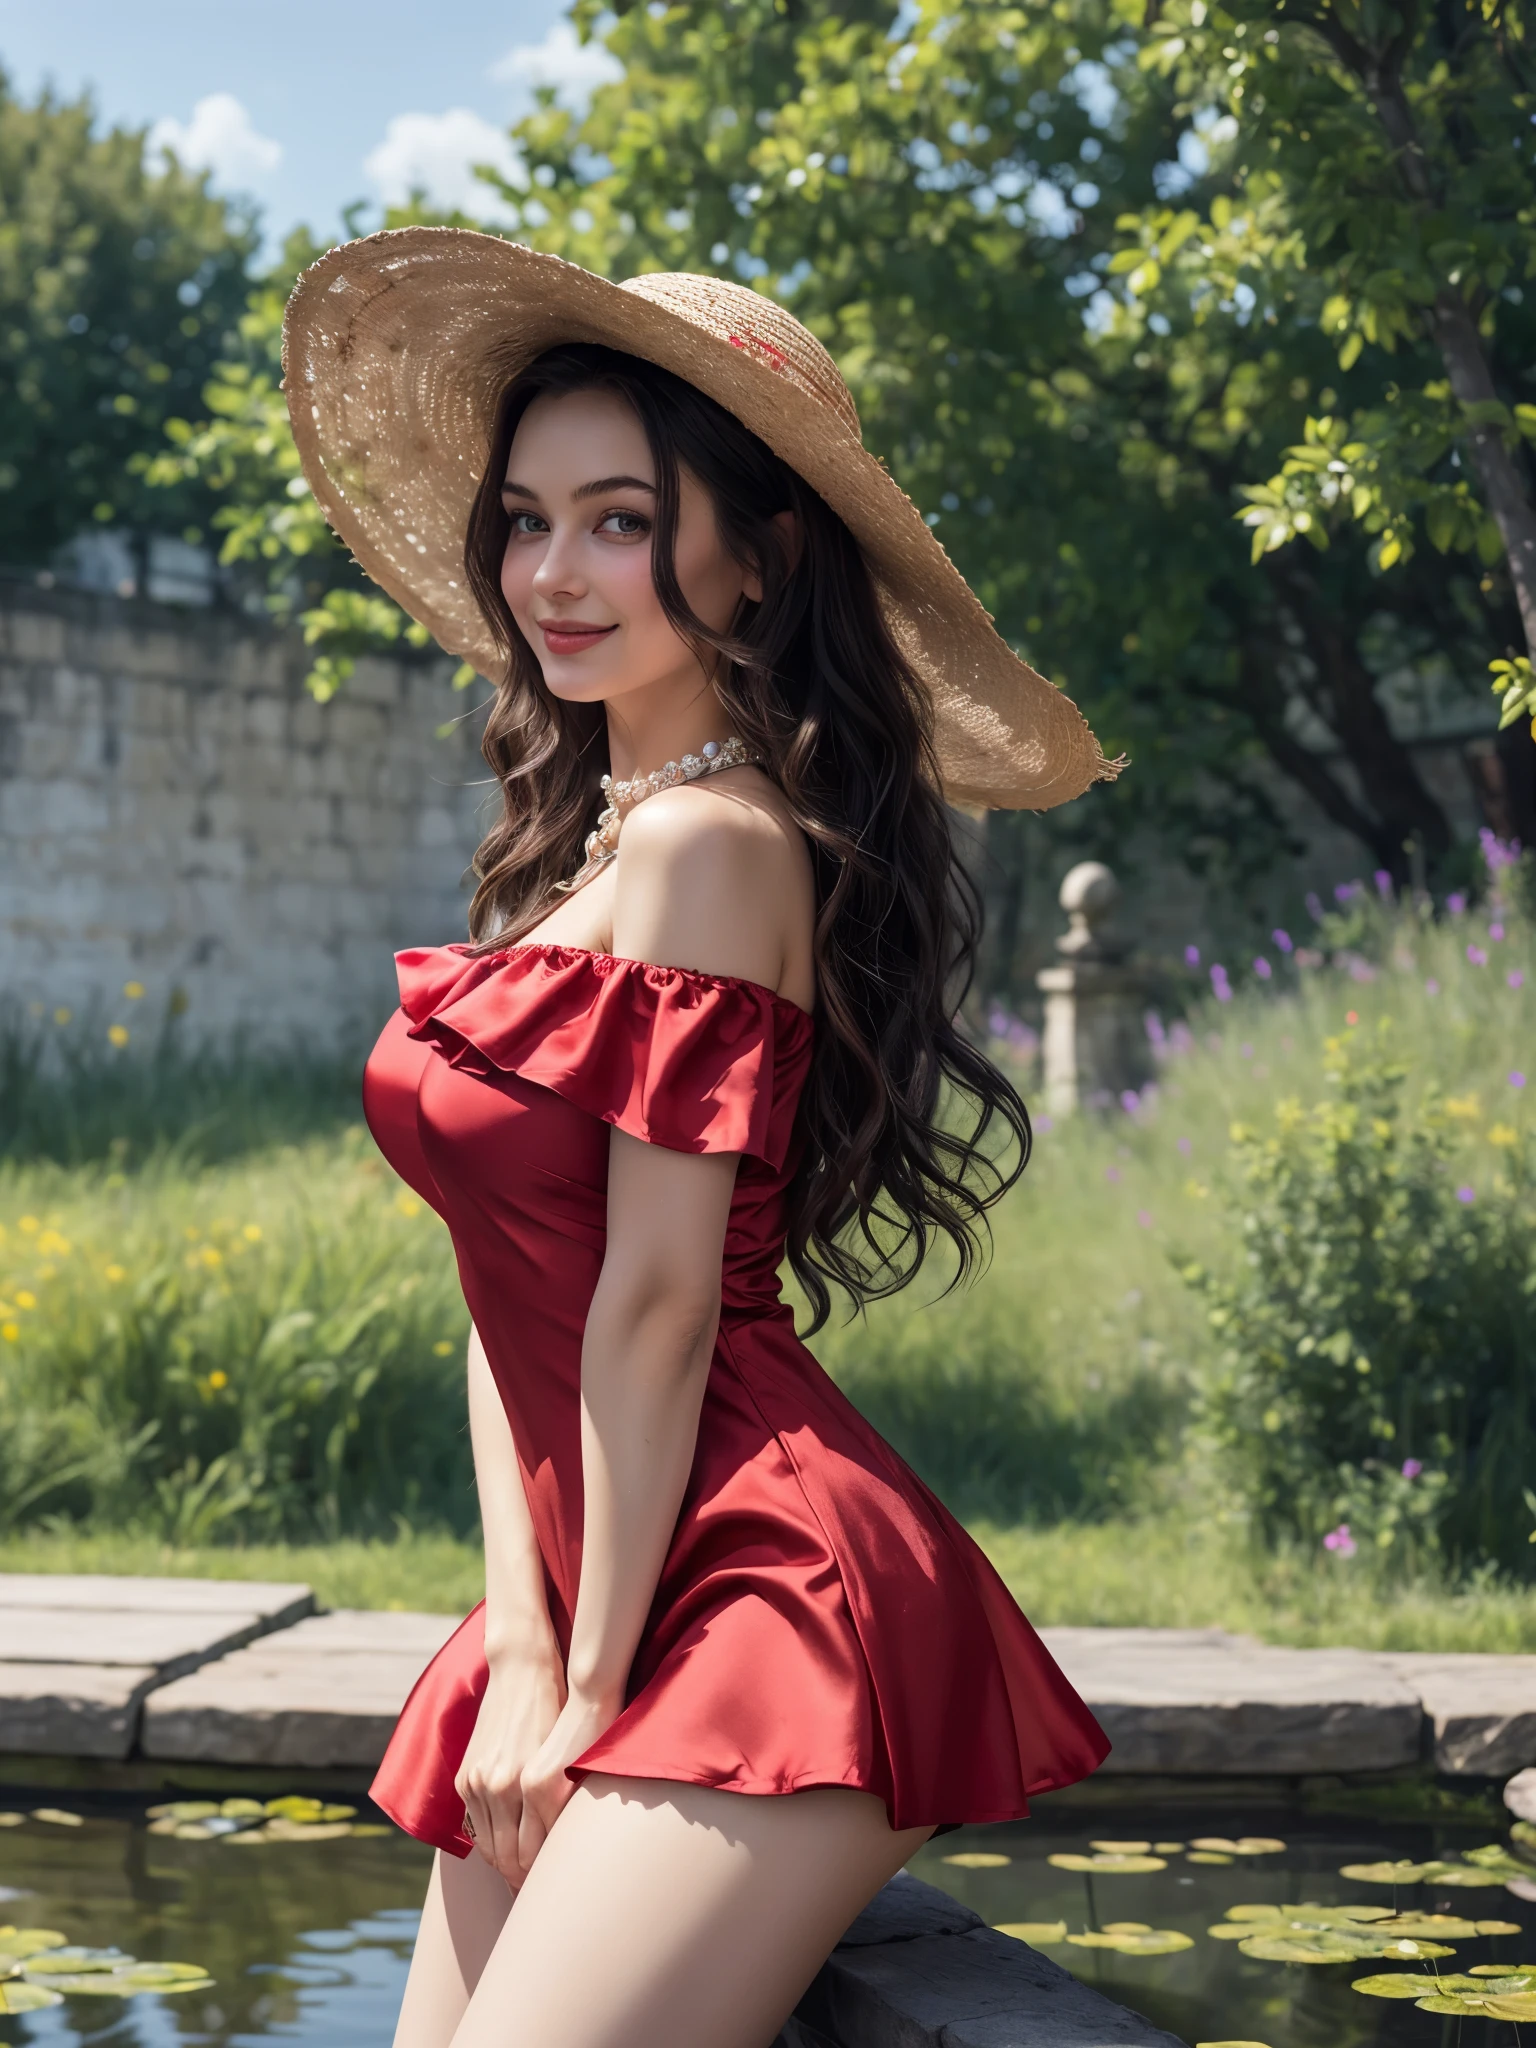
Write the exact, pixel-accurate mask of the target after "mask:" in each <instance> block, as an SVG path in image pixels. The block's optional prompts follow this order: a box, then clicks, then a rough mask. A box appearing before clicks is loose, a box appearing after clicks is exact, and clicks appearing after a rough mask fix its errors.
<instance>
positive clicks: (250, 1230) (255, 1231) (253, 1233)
mask: <svg viewBox="0 0 1536 2048" xmlns="http://www.w3.org/2000/svg"><path fill="white" fill-rule="evenodd" d="M240 1235H241V1236H242V1237H243V1238H244V1239H245V1241H246V1243H247V1244H260V1243H261V1225H260V1224H259V1223H247V1224H246V1226H245V1228H244V1229H243V1230H242V1231H241V1233H240Z"/></svg>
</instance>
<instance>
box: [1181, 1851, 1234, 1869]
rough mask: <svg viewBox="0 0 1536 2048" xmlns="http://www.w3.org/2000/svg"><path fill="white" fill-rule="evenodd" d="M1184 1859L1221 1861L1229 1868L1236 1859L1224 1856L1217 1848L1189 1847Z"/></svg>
mask: <svg viewBox="0 0 1536 2048" xmlns="http://www.w3.org/2000/svg"><path fill="white" fill-rule="evenodd" d="M1184 1860H1185V1862H1186V1863H1223V1864H1225V1865H1226V1866H1227V1867H1228V1868H1229V1869H1230V1867H1231V1865H1232V1864H1233V1862H1234V1861H1235V1860H1236V1859H1235V1858H1234V1857H1231V1856H1224V1855H1223V1854H1222V1853H1221V1851H1220V1850H1219V1849H1191V1850H1190V1852H1189V1854H1188V1856H1187V1857H1186V1858H1185V1859H1184Z"/></svg>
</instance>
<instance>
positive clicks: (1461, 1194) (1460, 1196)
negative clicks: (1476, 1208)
mask: <svg viewBox="0 0 1536 2048" xmlns="http://www.w3.org/2000/svg"><path fill="white" fill-rule="evenodd" d="M1456 1199H1457V1201H1458V1202H1460V1203H1462V1205H1463V1206H1464V1207H1466V1208H1470V1207H1471V1206H1472V1204H1473V1203H1474V1202H1475V1201H1476V1200H1477V1189H1476V1188H1458V1189H1457V1190H1456Z"/></svg>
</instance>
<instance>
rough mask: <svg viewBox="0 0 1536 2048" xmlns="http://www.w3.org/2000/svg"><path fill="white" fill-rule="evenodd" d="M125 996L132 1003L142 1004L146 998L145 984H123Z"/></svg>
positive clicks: (130, 982)
mask: <svg viewBox="0 0 1536 2048" xmlns="http://www.w3.org/2000/svg"><path fill="white" fill-rule="evenodd" d="M123 994H124V995H125V996H126V997H127V998H128V1000H129V1002H130V1003H137V1002H141V1001H142V1000H143V996H144V984H143V982H142V981H125V982H124V983H123Z"/></svg>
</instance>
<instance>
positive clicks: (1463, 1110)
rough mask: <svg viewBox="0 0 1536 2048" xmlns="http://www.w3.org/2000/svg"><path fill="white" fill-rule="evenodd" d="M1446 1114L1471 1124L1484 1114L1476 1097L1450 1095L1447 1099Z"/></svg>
mask: <svg viewBox="0 0 1536 2048" xmlns="http://www.w3.org/2000/svg"><path fill="white" fill-rule="evenodd" d="M1445 1113H1446V1115H1447V1116H1459V1117H1461V1118H1462V1119H1463V1120H1464V1121H1466V1122H1469V1123H1470V1122H1472V1121H1474V1120H1475V1119H1476V1118H1477V1117H1478V1116H1479V1115H1481V1113H1482V1112H1481V1109H1480V1107H1479V1104H1478V1100H1477V1097H1476V1096H1475V1095H1448V1096H1447V1097H1446V1098H1445Z"/></svg>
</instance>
